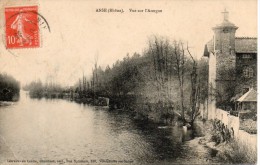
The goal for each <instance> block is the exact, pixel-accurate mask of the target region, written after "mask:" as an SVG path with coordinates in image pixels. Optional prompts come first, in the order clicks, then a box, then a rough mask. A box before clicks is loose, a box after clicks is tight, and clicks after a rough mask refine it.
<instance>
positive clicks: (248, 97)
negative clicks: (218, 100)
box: [237, 88, 257, 102]
mask: <svg viewBox="0 0 260 165" xmlns="http://www.w3.org/2000/svg"><path fill="white" fill-rule="evenodd" d="M237 101H238V102H257V92H256V91H255V90H254V89H253V88H251V89H250V90H249V91H248V92H246V93H245V94H244V95H243V96H241V97H240V98H239V99H237Z"/></svg>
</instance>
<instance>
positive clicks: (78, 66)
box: [0, 0, 257, 85]
mask: <svg viewBox="0 0 260 165" xmlns="http://www.w3.org/2000/svg"><path fill="white" fill-rule="evenodd" d="M27 2H28V3H27V4H22V3H21V2H20V3H18V4H10V2H8V0H5V1H1V2H0V3H2V5H1V8H0V9H1V15H0V16H1V18H4V17H3V11H4V6H13V5H16V6H17V5H20V6H21V5H31V4H38V5H39V13H40V14H41V15H43V16H44V17H45V18H46V20H47V22H48V23H49V25H50V28H51V32H49V31H47V30H45V29H41V34H40V36H41V42H42V45H41V48H32V49H12V50H6V48H5V46H4V44H3V39H4V35H5V32H4V28H1V35H2V37H1V38H2V39H1V40H0V42H2V44H0V71H1V72H6V73H9V74H11V75H13V76H14V77H16V78H17V79H18V80H20V81H21V82H22V83H23V84H24V83H26V82H30V81H32V80H35V79H38V78H40V79H41V80H42V81H46V80H47V79H50V77H53V79H54V80H55V81H56V82H60V83H63V84H64V85H73V84H74V83H75V82H76V81H77V80H78V78H79V77H80V76H81V75H82V73H83V72H84V73H85V75H88V76H90V73H91V69H92V67H93V64H94V61H95V58H96V57H97V56H98V64H99V65H101V66H102V67H105V66H106V65H108V64H109V65H111V64H112V63H114V62H115V61H116V60H118V59H122V58H123V57H124V56H126V54H127V53H129V54H130V55H132V54H133V53H134V52H137V53H142V52H143V50H144V49H145V48H147V41H148V37H149V36H152V35H161V36H166V37H168V38H169V39H177V40H178V39H182V40H183V41H185V42H189V45H190V46H191V47H192V53H193V54H194V55H196V56H198V57H201V55H202V53H203V48H204V45H205V43H206V42H207V41H209V40H210V39H211V38H212V36H213V31H212V29H211V28H212V27H213V26H215V25H216V24H219V23H221V21H222V20H223V15H222V14H221V12H222V11H223V10H224V9H225V8H226V9H227V10H228V11H229V20H230V21H231V22H233V23H234V24H235V25H236V26H238V27H239V29H238V30H237V33H236V36H250V37H256V36H257V1H256V0H254V1H253V0H240V1H239V0H232V1H231V0H228V1H224V0H218V1H217V0H211V1H206V0H196V1H195V0H185V1H174V0H171V1H155V0H153V1H148V0H147V1H139V0H138V1H137V0H136V1H113V0H108V1H95V2H94V1H88V0H56V1H53V0H42V1H39V2H37V1H33V0H28V1H27ZM12 3H13V2H12ZM15 3H17V1H16V2H15ZM98 8H114V9H123V10H124V13H97V12H96V9H98ZM129 9H143V10H144V9H157V10H162V13H157V14H155V13H145V12H143V13H130V12H129ZM0 21H1V22H0V23H1V27H3V25H4V20H3V19H1V20H0Z"/></svg>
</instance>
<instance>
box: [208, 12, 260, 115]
mask: <svg viewBox="0 0 260 165" xmlns="http://www.w3.org/2000/svg"><path fill="white" fill-rule="evenodd" d="M222 13H223V16H224V19H223V22H222V23H221V24H219V25H216V26H215V27H213V28H212V30H213V32H214V36H213V38H212V39H211V40H210V41H209V42H208V43H206V45H205V50H204V57H208V65H209V80H208V84H209V96H208V118H209V119H213V118H214V116H215V113H216V107H218V108H221V105H225V103H227V102H230V98H232V97H235V96H236V95H242V94H243V93H245V92H247V91H248V90H249V89H250V88H254V89H256V88H257V86H256V85H257V82H256V81H257V79H256V77H257V38H250V37H236V31H237V30H238V27H237V26H235V24H233V23H231V22H230V21H229V19H228V14H229V13H228V12H227V11H226V10H225V11H224V12H222ZM230 108H232V107H230ZM222 109H223V108H222Z"/></svg>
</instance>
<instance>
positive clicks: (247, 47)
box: [235, 37, 257, 53]
mask: <svg viewBox="0 0 260 165" xmlns="http://www.w3.org/2000/svg"><path fill="white" fill-rule="evenodd" d="M235 45H236V48H235V49H236V50H235V51H236V52H237V53H257V38H255V37H236V40H235Z"/></svg>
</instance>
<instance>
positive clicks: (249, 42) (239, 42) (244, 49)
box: [203, 37, 257, 57]
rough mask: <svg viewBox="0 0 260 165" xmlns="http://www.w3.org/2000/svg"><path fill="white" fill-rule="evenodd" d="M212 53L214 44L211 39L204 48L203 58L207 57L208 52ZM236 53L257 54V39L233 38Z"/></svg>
mask: <svg viewBox="0 0 260 165" xmlns="http://www.w3.org/2000/svg"><path fill="white" fill-rule="evenodd" d="M213 51H214V43H213V40H212V39H211V40H210V41H209V42H207V44H206V45H205V48H204V54H203V56H207V57H209V54H210V52H213ZM235 52H236V53H257V38H256V37H236V38H235Z"/></svg>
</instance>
